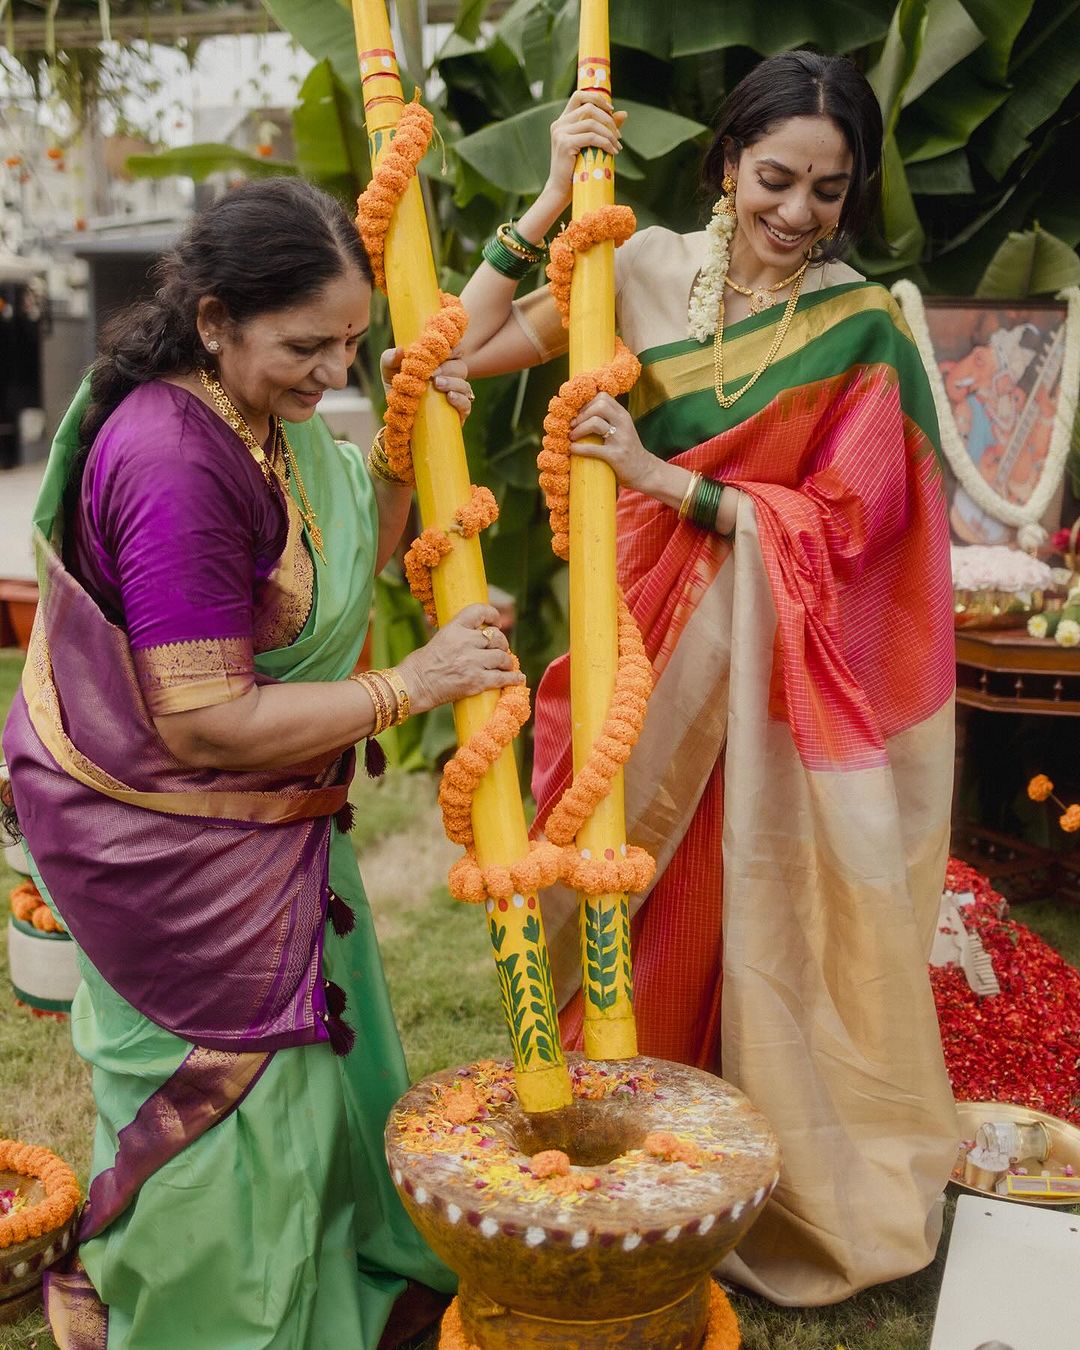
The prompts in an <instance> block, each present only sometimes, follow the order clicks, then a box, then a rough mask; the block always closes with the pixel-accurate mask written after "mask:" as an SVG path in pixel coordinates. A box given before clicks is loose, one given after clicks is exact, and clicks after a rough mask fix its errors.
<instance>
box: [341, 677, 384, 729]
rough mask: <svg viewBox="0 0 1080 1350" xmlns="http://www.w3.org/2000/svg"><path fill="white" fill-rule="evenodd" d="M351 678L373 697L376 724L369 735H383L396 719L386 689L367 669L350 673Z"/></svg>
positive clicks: (372, 704)
mask: <svg viewBox="0 0 1080 1350" xmlns="http://www.w3.org/2000/svg"><path fill="white" fill-rule="evenodd" d="M349 679H350V680H352V681H354V683H356V684H358V685H359V686H360V687H361V689H364V690H366V691H367V696H368V698H369V699H371V706H372V707H373V708H374V709H375V725H374V727H372V729H371V731H369V732H368V735H369V736H381V735H382V733H383V732H384V731H385V730H386V729H387V727H389V726H390V725H391V724H392V722H393V719H394V712H393V709H391V707H390V699H389V698H388V697H387V694H386V691H385V690H384V689H383V688H382V687H381V685H380V684H379V682H378V681H377V680H373V679H372V678H371V674H370V672H369V671H366V670H364V671H360V672H358V673H357V674H355V675H350V676H349Z"/></svg>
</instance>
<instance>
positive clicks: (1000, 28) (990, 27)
mask: <svg viewBox="0 0 1080 1350" xmlns="http://www.w3.org/2000/svg"><path fill="white" fill-rule="evenodd" d="M962 3H963V6H964V8H965V9H966V10H967V12H968V13H969V14H970V15H971V18H972V19H973V20H974V22H975V24H976V25H977V26H978V29H979V31H980V32H981V33H983V34H985V36H986V57H987V73H988V74H991V75H994V76H996V77H997V78H998V79H1004V77H1005V75H1006V73H1007V72H1008V69H1009V61H1010V58H1011V56H1012V51H1013V44H1014V43H1015V42H1016V39H1017V37H1018V36H1019V34H1020V30H1021V29H1022V28H1023V26H1024V24H1025V23H1027V21H1028V17H1029V15H1030V14H1031V10H1032V7H1033V5H1034V0H962Z"/></svg>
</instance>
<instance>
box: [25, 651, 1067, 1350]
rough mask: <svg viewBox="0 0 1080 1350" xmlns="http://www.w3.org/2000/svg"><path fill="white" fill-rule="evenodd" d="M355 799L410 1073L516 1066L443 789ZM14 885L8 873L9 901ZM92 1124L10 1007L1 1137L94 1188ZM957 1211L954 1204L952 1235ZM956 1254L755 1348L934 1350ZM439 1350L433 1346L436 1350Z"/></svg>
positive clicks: (56, 1037)
mask: <svg viewBox="0 0 1080 1350" xmlns="http://www.w3.org/2000/svg"><path fill="white" fill-rule="evenodd" d="M19 668H20V659H19V656H18V654H17V653H4V652H0V715H2V713H3V711H4V710H6V708H7V704H8V702H9V700H10V697H11V694H12V693H13V691H14V689H15V686H16V683H17V679H18V671H19ZM354 800H355V804H356V807H357V823H356V828H355V831H354V838H355V840H356V845H357V849H358V851H359V853H360V859H361V868H362V871H363V873H364V878H365V882H366V884H367V887H368V890H369V893H370V896H371V902H372V909H373V911H374V913H375V920H376V925H377V927H378V930H379V937H380V942H381V945H382V953H383V960H384V963H385V966H386V974H387V979H388V981H389V984H390V990H391V994H392V996H393V999H394V1006H395V1009H396V1011H397V1017H398V1023H399V1026H400V1028H401V1035H402V1040H403V1042H404V1045H405V1049H406V1054H407V1056H408V1060H409V1066H410V1069H411V1072H412V1073H413V1075H414V1077H422V1076H423V1075H424V1074H427V1073H430V1072H432V1071H433V1070H435V1069H437V1068H441V1067H444V1066H445V1065H448V1064H456V1063H462V1062H464V1061H467V1060H471V1059H477V1058H483V1057H486V1056H502V1055H504V1054H505V1053H506V1052H507V1047H506V1043H505V1036H504V1032H503V1027H502V1016H501V1012H500V1008H499V997H498V990H497V987H496V982H495V974H494V970H493V968H492V965H491V959H490V954H489V948H488V943H487V937H486V933H485V929H484V924H483V922H482V921H481V915H480V914H479V913H478V912H477V911H476V909H474V908H473V907H472V906H466V905H458V904H455V903H454V902H453V901H452V900H451V899H450V897H449V894H448V892H447V890H446V886H445V873H446V864H447V862H448V860H449V859H451V858H452V857H453V856H454V854H455V850H454V849H453V848H452V847H450V846H449V845H448V844H447V843H446V841H445V839H444V838H443V836H442V831H441V826H440V824H439V819H438V812H437V808H436V805H435V784H434V782H433V780H432V779H431V778H429V777H427V776H426V775H422V774H413V775H403V774H398V775H394V774H388V775H387V776H386V777H385V778H383V779H381V780H379V781H378V782H370V781H369V780H367V779H366V778H363V777H362V776H361V778H360V779H358V781H357V784H356V788H355V790H354ZM15 880H16V878H15V876H14V874H13V873H11V872H10V871H9V870H8V869H6V868H5V867H3V864H2V863H0V898H2V897H6V894H7V891H8V889H9V888H10V887H11V886H12V885H13V884H14V882H15ZM1019 917H1020V918H1021V919H1022V920H1023V922H1024V923H1026V924H1029V925H1030V926H1031V927H1032V928H1033V929H1035V931H1036V932H1039V933H1041V934H1042V935H1043V936H1044V937H1045V938H1046V939H1047V940H1048V941H1049V942H1051V943H1053V945H1054V946H1056V947H1057V948H1058V950H1059V951H1061V952H1062V953H1063V954H1064V955H1065V956H1066V957H1067V958H1068V959H1069V960H1070V961H1071V962H1073V964H1080V913H1078V912H1077V911H1074V910H1065V909H1062V908H1061V907H1060V906H1056V905H1055V904H1054V902H1053V901H1052V900H1047V901H1044V902H1040V903H1038V904H1031V905H1026V906H1024V908H1023V910H1022V911H1021V912H1020V915H1019ZM436 931H437V934H438V938H437V941H435V940H432V933H433V932H436ZM0 948H4V950H0V966H6V943H5V939H4V938H2V937H0ZM2 988H3V983H2V982H0V989H2ZM92 1124H93V1109H92V1106H91V1102H90V1091H89V1078H88V1074H87V1072H86V1070H85V1068H84V1067H83V1065H82V1064H81V1062H80V1061H79V1060H78V1059H77V1058H76V1057H75V1055H74V1052H73V1051H72V1049H71V1045H70V1042H69V1039H68V1032H67V1026H66V1024H65V1023H63V1022H59V1021H55V1020H52V1019H44V1018H37V1017H33V1016H31V1015H30V1014H29V1013H27V1012H26V1011H25V1010H23V1009H20V1008H17V1007H15V1006H14V1004H13V1002H12V1001H11V1000H10V999H9V998H6V997H3V996H0V1135H8V1136H13V1137H15V1138H22V1139H26V1140H28V1141H31V1142H33V1143H38V1144H45V1145H47V1146H48V1147H50V1148H53V1149H55V1150H56V1151H57V1152H58V1153H60V1154H61V1155H62V1156H63V1157H64V1158H66V1159H67V1160H68V1161H69V1162H70V1163H71V1164H72V1166H74V1167H75V1168H76V1170H77V1171H78V1173H79V1175H80V1178H81V1180H82V1181H83V1183H84V1184H85V1181H86V1177H87V1169H88V1166H89V1158H90V1136H91V1129H92ZM951 1208H952V1205H951V1202H950V1205H949V1208H948V1211H947V1216H946V1222H947V1223H948V1219H949V1217H951ZM945 1250H946V1243H945V1242H943V1243H942V1245H941V1249H940V1253H939V1256H938V1259H937V1260H936V1261H935V1262H934V1264H933V1265H932V1266H930V1267H929V1268H928V1269H927V1270H926V1271H924V1272H922V1273H920V1274H918V1275H913V1276H910V1277H909V1278H907V1279H904V1280H898V1281H896V1282H894V1283H893V1284H888V1285H881V1286H879V1287H877V1288H875V1289H873V1290H870V1291H868V1292H867V1293H865V1294H861V1295H859V1296H858V1297H856V1298H853V1299H849V1300H848V1301H847V1302H846V1303H843V1304H840V1305H838V1306H837V1307H833V1308H822V1309H808V1310H807V1309H790V1308H775V1307H772V1306H771V1305H769V1304H767V1303H764V1302H763V1301H761V1300H758V1299H755V1298H752V1297H749V1296H742V1295H736V1296H734V1298H733V1302H734V1305H735V1307H736V1310H737V1311H738V1314H739V1318H740V1321H741V1324H742V1332H743V1344H744V1346H745V1347H746V1350H925V1347H926V1346H927V1345H928V1344H929V1339H930V1331H931V1328H932V1325H933V1318H934V1309H935V1307H936V1303H937V1294H938V1289H939V1287H940V1283H941V1272H942V1267H943V1261H944V1252H945ZM436 1343H437V1338H436V1337H435V1336H432V1337H429V1338H428V1340H427V1341H426V1342H425V1346H424V1350H430V1348H431V1347H434V1346H435V1345H436ZM32 1347H33V1348H34V1350H55V1346H54V1342H53V1340H52V1337H51V1336H50V1335H49V1333H48V1331H47V1330H46V1328H45V1323H44V1321H43V1319H42V1318H41V1316H40V1315H34V1316H31V1317H29V1318H26V1319H25V1320H24V1321H22V1322H21V1323H19V1324H17V1325H16V1326H12V1327H3V1326H0V1350H31V1348H32ZM148 1350H152V1347H148ZM297 1350H301V1348H300V1347H297ZM343 1350H347V1348H345V1347H343Z"/></svg>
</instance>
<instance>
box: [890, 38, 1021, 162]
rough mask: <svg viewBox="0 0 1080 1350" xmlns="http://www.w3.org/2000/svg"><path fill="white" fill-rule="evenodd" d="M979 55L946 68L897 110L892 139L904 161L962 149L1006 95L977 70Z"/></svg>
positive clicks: (913, 160)
mask: <svg viewBox="0 0 1080 1350" xmlns="http://www.w3.org/2000/svg"><path fill="white" fill-rule="evenodd" d="M927 41H929V39H927ZM979 56H980V53H976V55H975V56H974V57H972V58H971V59H970V60H968V61H964V62H963V63H961V64H960V65H958V66H956V67H955V68H954V69H953V70H950V71H949V72H948V74H947V75H945V76H943V77H942V79H940V80H938V81H937V83H936V84H934V85H932V86H931V87H930V88H929V89H928V90H927V91H926V93H924V94H923V96H922V97H921V98H920V99H919V100H918V101H917V102H916V103H915V104H914V105H913V106H912V107H909V108H906V109H905V110H904V112H903V113H902V114H901V117H900V122H899V125H898V127H897V131H896V140H897V144H898V146H899V147H900V154H901V156H902V158H903V160H904V163H905V164H908V165H910V164H914V163H919V162H920V161H922V160H926V159H937V158H938V156H940V155H947V154H948V153H949V152H950V151H951V150H960V149H963V147H964V146H966V145H967V143H968V142H969V141H970V140H971V137H972V134H973V133H974V131H975V130H976V128H977V127H980V126H982V124H983V123H984V122H985V121H986V120H987V118H988V117H990V116H991V115H992V114H993V113H995V112H996V111H997V110H998V108H1000V107H1001V105H1002V104H1003V103H1004V102H1005V101H1006V99H1008V97H1009V90H1008V89H1007V88H1005V87H1004V86H1002V85H996V84H988V83H987V82H986V81H985V80H984V79H983V78H982V76H981V75H980V74H979V72H978V69H977V66H978V62H979Z"/></svg>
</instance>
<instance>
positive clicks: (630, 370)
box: [536, 206, 656, 895]
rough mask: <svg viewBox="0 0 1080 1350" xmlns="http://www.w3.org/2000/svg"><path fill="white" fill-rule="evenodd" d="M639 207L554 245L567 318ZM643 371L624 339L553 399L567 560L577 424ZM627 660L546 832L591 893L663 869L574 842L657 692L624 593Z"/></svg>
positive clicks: (543, 458)
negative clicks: (593, 267)
mask: <svg viewBox="0 0 1080 1350" xmlns="http://www.w3.org/2000/svg"><path fill="white" fill-rule="evenodd" d="M634 227H635V221H634V213H633V212H632V211H631V210H630V208H629V207H627V206H605V207H601V208H600V209H599V210H597V211H591V212H589V213H588V215H585V216H582V217H580V218H579V219H578V220H574V221H571V223H570V224H569V225H568V226H567V228H566V229H565V230H564V231H563V232H562V233H561V234H560V235H559V236H558V237H557V238H556V239H555V240H554V241H553V243H552V245H551V261H550V263H549V264H548V269H547V274H548V278H549V280H550V281H551V294H552V297H553V299H554V300H555V303H556V305H557V306H558V308H559V311H560V313H561V314H562V316H563V323H564V324H566V323H567V321H568V317H569V313H570V283H571V279H572V276H573V270H574V259H575V256H576V254H577V252H578V251H579V250H581V249H586V248H591V247H592V246H593V245H594V244H598V243H601V242H603V241H604V240H608V239H611V240H614V242H615V244H616V245H619V244H622V243H625V242H626V240H627V239H629V238H630V236H631V235H632V234H633V232H634ZM640 373H641V364H640V362H639V361H638V359H637V357H636V356H634V354H633V353H632V352H631V351H630V350H629V348H627V347H626V346H625V344H624V343H623V342H622V341H621V340H620V339H618V338H616V340H615V355H614V357H613V359H612V361H611V362H610V363H609V364H608V365H607V366H604V367H603V368H602V369H600V370H591V371H585V372H582V373H581V374H578V375H575V376H574V377H573V378H572V379H569V380H567V381H566V382H565V383H564V384H563V385H562V387H561V388H560V389H559V392H558V393H557V394H556V395H555V397H554V398H553V399H552V400H551V403H550V404H549V405H548V414H547V417H546V418H545V419H544V446H543V449H542V450H541V452H540V454H539V456H538V457H537V461H536V463H537V467H538V468H539V469H540V486H541V487H542V488H543V491H544V497H545V499H546V501H547V506H548V513H549V518H550V522H551V534H552V539H551V547H552V549H553V551H554V552H555V553H556V554H557V555H558V556H559V557H560V558H567V557H569V554H570V425H571V423H572V422H573V420H574V418H575V417H576V416H577V414H578V413H579V412H580V411H581V409H582V408H584V407H585V405H586V404H587V403H589V402H591V401H592V399H594V398H595V397H596V395H597V394H598V393H601V392H603V393H608V394H611V395H612V397H613V398H617V397H618V396H619V395H620V394H625V393H628V392H629V390H630V389H632V388H633V386H634V384H635V383H636V381H637V378H638V376H639V375H640ZM618 629H619V631H618V642H619V661H618V668H617V670H616V674H615V688H614V690H613V692H612V698H611V705H610V707H609V708H608V713H607V717H606V718H605V720H604V725H603V727H602V729H601V732H600V735H599V737H598V738H597V740H596V743H595V744H594V745H593V747H592V749H591V750H590V752H589V757H588V759H587V760H586V762H585V763H584V764H583V765H582V766H581V769H580V770H579V771H578V773H577V774H576V775H575V777H574V780H573V782H572V783H571V784H570V786H569V788H567V790H566V792H565V793H564V794H563V796H562V798H561V799H560V800H559V801H558V802H557V803H556V805H555V806H554V808H553V809H552V811H551V814H550V815H549V816H548V819H547V824H546V825H545V833H546V834H547V837H548V838H549V839H550V840H552V842H554V843H556V844H559V845H561V846H562V848H563V871H562V876H563V880H564V881H566V883H567V884H568V885H570V886H572V887H573V888H574V889H575V890H577V891H583V892H584V893H585V894H586V895H610V894H618V893H620V892H623V891H642V890H644V889H645V888H646V887H647V886H648V884H649V882H650V881H651V880H652V877H653V873H654V872H655V870H656V864H655V862H654V860H653V859H652V858H651V857H650V856H649V854H648V853H646V852H645V850H644V849H640V848H636V847H629V848H627V849H626V852H625V855H624V856H623V857H620V858H616V857H615V856H614V853H612V856H611V857H605V858H592V857H589V856H588V855H584V854H582V853H580V852H579V851H578V850H577V849H575V848H574V847H573V840H574V838H575V836H576V835H577V833H578V831H579V830H580V829H581V826H582V825H583V824H584V823H585V821H586V820H588V819H589V817H590V816H591V815H592V813H593V812H594V811H595V810H596V807H597V806H598V805H599V803H600V802H601V801H603V799H604V798H605V797H606V796H607V794H608V793H609V792H610V791H611V784H612V781H613V779H614V778H615V775H616V774H617V773H618V771H619V769H620V768H621V767H622V766H623V765H624V764H625V763H626V761H627V760H628V759H629V758H630V752H631V750H632V749H633V747H634V746H635V745H636V743H637V739H638V736H639V735H640V734H641V728H642V725H643V724H644V721H645V709H646V706H647V703H648V698H649V694H650V693H651V692H652V685H653V676H652V665H651V663H650V661H649V658H648V655H647V653H646V651H645V644H644V642H643V641H642V637H641V631H640V629H639V628H638V626H637V622H636V621H635V619H634V616H633V615H632V614H631V613H630V609H629V607H628V605H627V604H626V601H625V599H624V598H623V596H622V594H621V593H620V595H619V620H618Z"/></svg>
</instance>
